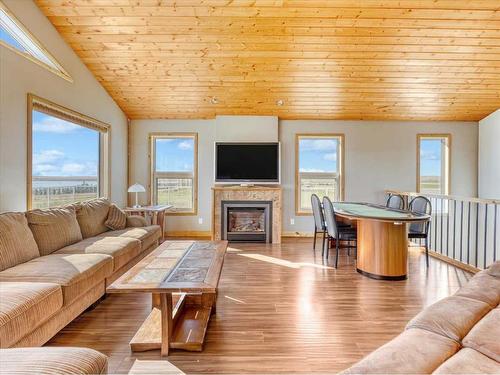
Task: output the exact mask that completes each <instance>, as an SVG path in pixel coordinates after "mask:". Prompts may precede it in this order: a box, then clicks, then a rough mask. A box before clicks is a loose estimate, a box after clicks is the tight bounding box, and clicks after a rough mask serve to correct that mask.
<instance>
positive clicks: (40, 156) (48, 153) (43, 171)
mask: <svg viewBox="0 0 500 375" xmlns="http://www.w3.org/2000/svg"><path fill="white" fill-rule="evenodd" d="M97 170H98V168H97V162H96V161H85V162H80V161H79V160H74V159H71V158H68V157H67V156H66V155H65V154H64V152H62V151H59V150H43V151H40V152H38V153H36V154H34V155H33V175H35V176H95V175H97Z"/></svg>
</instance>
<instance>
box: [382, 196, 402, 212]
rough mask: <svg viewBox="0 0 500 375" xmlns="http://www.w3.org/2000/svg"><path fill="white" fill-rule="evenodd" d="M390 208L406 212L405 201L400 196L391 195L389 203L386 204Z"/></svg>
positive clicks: (388, 199)
mask: <svg viewBox="0 0 500 375" xmlns="http://www.w3.org/2000/svg"><path fill="white" fill-rule="evenodd" d="M385 205H386V207H388V208H396V209H398V210H404V208H405V200H404V198H403V197H402V196H401V195H399V194H390V195H389V198H387V202H386V203H385Z"/></svg>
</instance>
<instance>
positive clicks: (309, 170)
mask: <svg viewBox="0 0 500 375" xmlns="http://www.w3.org/2000/svg"><path fill="white" fill-rule="evenodd" d="M299 172H303V173H327V171H325V170H324V169H315V168H300V170H299Z"/></svg>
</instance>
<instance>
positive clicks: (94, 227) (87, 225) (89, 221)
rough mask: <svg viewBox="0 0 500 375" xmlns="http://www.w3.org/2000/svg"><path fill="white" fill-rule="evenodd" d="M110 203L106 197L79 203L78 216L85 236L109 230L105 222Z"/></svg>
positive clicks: (92, 235)
mask: <svg viewBox="0 0 500 375" xmlns="http://www.w3.org/2000/svg"><path fill="white" fill-rule="evenodd" d="M109 206H110V203H109V201H108V200H107V199H105V198H99V199H92V200H90V201H85V202H81V203H79V204H78V208H77V211H76V218H77V220H78V224H80V229H81V231H82V236H83V238H88V237H94V236H97V235H98V234H101V233H104V232H106V231H107V230H108V227H107V226H106V224H105V222H106V220H107V219H108V211H109Z"/></svg>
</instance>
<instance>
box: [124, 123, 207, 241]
mask: <svg viewBox="0 0 500 375" xmlns="http://www.w3.org/2000/svg"><path fill="white" fill-rule="evenodd" d="M157 132H188V133H198V214H197V215H182V216H169V217H168V218H167V224H166V226H167V231H168V232H183V231H190V232H198V231H205V232H206V231H210V230H211V228H212V227H211V215H212V190H211V188H212V185H213V181H214V173H213V164H214V142H215V120H133V121H132V122H131V123H130V156H131V157H130V183H135V182H138V183H140V184H141V185H143V186H145V187H146V188H148V185H149V181H148V176H149V168H150V165H149V159H148V152H149V145H148V139H149V133H157ZM149 196H150V193H149V191H148V192H147V193H145V194H139V202H140V204H146V203H147V202H148V198H149ZM198 218H201V219H202V220H203V223H202V224H199V223H198Z"/></svg>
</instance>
